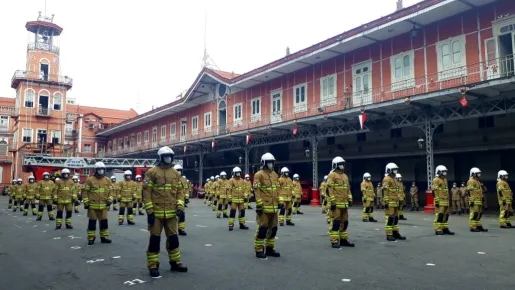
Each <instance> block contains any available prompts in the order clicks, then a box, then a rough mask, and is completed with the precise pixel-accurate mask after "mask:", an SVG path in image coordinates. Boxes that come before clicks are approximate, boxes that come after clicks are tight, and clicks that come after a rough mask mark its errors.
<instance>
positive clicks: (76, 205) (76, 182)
mask: <svg viewBox="0 0 515 290" xmlns="http://www.w3.org/2000/svg"><path fill="white" fill-rule="evenodd" d="M72 181H73V183H74V184H73V192H74V194H75V195H76V196H77V199H76V200H75V202H74V203H73V210H74V211H75V213H79V205H80V200H81V195H82V194H81V192H82V185H81V184H80V183H79V177H78V176H77V175H74V176H73V177H72Z"/></svg>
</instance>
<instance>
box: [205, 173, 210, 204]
mask: <svg viewBox="0 0 515 290" xmlns="http://www.w3.org/2000/svg"><path fill="white" fill-rule="evenodd" d="M210 186H211V180H210V179H209V178H208V179H206V183H204V204H207V206H211V192H210V189H209V187H210Z"/></svg>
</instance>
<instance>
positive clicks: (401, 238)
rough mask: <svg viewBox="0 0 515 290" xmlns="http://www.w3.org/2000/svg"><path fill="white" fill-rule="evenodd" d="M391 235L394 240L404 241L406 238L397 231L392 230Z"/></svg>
mask: <svg viewBox="0 0 515 290" xmlns="http://www.w3.org/2000/svg"><path fill="white" fill-rule="evenodd" d="M393 237H394V238H395V239H396V240H401V241H404V240H405V239H406V237H405V236H401V234H400V233H399V232H395V231H394V232H393Z"/></svg>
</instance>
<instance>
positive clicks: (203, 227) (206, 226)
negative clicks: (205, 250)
mask: <svg viewBox="0 0 515 290" xmlns="http://www.w3.org/2000/svg"><path fill="white" fill-rule="evenodd" d="M197 227H199V228H207V226H201V225H197Z"/></svg>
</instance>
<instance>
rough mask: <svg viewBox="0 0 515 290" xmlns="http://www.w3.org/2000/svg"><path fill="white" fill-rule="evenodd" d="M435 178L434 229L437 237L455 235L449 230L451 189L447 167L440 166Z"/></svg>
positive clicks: (437, 168) (432, 187) (432, 186)
mask: <svg viewBox="0 0 515 290" xmlns="http://www.w3.org/2000/svg"><path fill="white" fill-rule="evenodd" d="M435 176H436V177H435V178H434V179H433V182H432V184H431V189H432V190H433V194H434V205H435V219H434V223H433V224H434V229H435V234H436V235H454V232H451V231H450V230H449V224H448V221H449V188H448V182H447V178H446V176H447V167H445V166H443V165H438V166H437V167H436V169H435Z"/></svg>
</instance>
